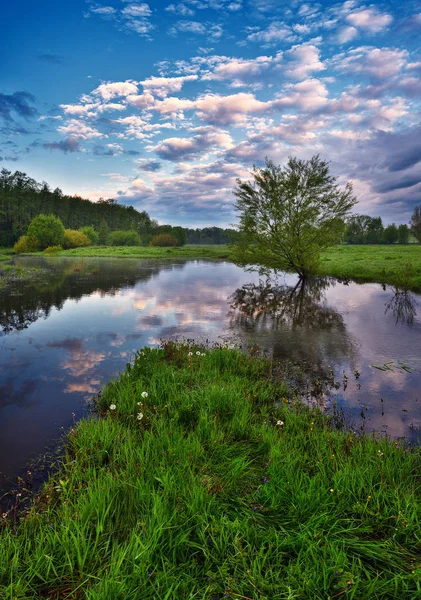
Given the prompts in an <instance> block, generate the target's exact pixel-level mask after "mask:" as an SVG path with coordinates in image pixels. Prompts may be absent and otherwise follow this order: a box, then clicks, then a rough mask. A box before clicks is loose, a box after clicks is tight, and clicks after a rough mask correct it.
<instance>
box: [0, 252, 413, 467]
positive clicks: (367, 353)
mask: <svg viewBox="0 0 421 600" xmlns="http://www.w3.org/2000/svg"><path fill="white" fill-rule="evenodd" d="M26 260H28V259H26ZM80 263H81V261H80V260H79V261H78V264H79V265H80ZM55 264H57V262H56V263H55ZM58 264H60V263H58ZM63 264H64V265H65V269H66V273H70V274H71V275H70V278H69V277H68V278H67V279H66V280H65V282H63V281H60V283H59V285H56V287H55V289H54V291H53V292H51V294H50V292H49V291H48V289H49V288H48V284H46V286H45V289H43V288H38V292H37V293H39V294H40V298H41V297H42V307H43V308H45V306H50V307H51V305H52V306H53V308H51V310H50V312H49V316H48V317H47V318H42V317H41V318H38V319H37V320H34V322H32V323H31V324H30V325H29V327H28V328H27V329H23V330H21V331H17V330H13V331H10V332H9V333H7V335H3V336H2V337H0V368H1V375H0V471H2V472H3V473H4V474H5V475H6V476H7V477H13V476H14V475H15V474H16V473H17V472H18V470H19V469H20V468H21V467H22V466H24V464H25V461H26V460H27V459H28V458H29V457H30V456H34V455H36V454H38V453H40V452H42V450H43V448H44V446H45V445H46V444H48V443H49V441H50V440H52V439H54V438H55V437H57V436H58V435H59V434H60V427H65V428H67V427H68V426H70V424H71V423H72V412H74V413H76V416H77V417H79V416H80V415H82V414H83V411H84V410H85V400H86V399H87V398H89V397H90V396H91V395H92V394H93V393H95V392H96V391H98V390H99V389H100V388H101V386H102V385H103V384H104V383H105V382H106V381H107V380H109V379H110V378H111V377H115V376H116V375H117V373H118V372H119V371H121V370H122V369H123V368H124V365H125V363H126V362H127V361H128V360H129V359H130V357H131V356H132V355H133V353H134V352H135V351H136V350H138V349H139V348H141V347H142V346H144V345H156V344H159V342H160V340H161V339H164V338H168V337H171V336H177V337H182V338H193V337H194V338H195V339H197V340H199V341H203V342H205V341H206V340H210V341H221V340H223V339H230V338H232V337H233V336H234V338H235V339H237V340H238V342H239V343H245V344H252V343H256V342H257V343H259V344H261V345H263V346H267V347H269V348H271V349H273V350H274V352H275V354H276V355H277V356H279V357H285V356H292V357H293V358H295V359H297V360H305V361H306V362H315V363H327V364H331V365H332V367H334V368H335V371H336V373H337V374H338V378H340V377H341V374H342V371H343V370H345V371H346V373H347V375H348V377H349V380H348V387H347V389H346V391H345V392H343V391H342V392H341V391H340V390H338V391H336V392H335V399H336V400H337V402H338V403H339V404H346V405H347V406H349V407H352V408H353V410H354V413H355V414H356V415H358V414H359V412H360V411H361V405H363V406H364V411H365V407H366V406H368V407H369V409H368V411H365V414H366V419H365V421H366V429H367V430H368V429H373V428H375V429H377V430H383V429H384V428H385V427H387V431H388V432H389V433H390V434H391V435H394V436H400V435H407V436H411V431H410V425H411V423H413V424H414V425H415V426H416V427H418V426H420V425H421V420H420V410H419V406H420V404H421V392H420V391H419V390H420V387H421V386H420V382H421V358H420V354H421V353H420V350H421V320H420V316H416V317H415V319H414V322H413V326H412V327H408V326H407V325H405V324H402V323H398V324H395V317H394V316H393V314H392V313H391V312H389V313H387V314H385V303H386V302H387V301H388V300H389V299H390V297H391V296H392V295H393V294H391V292H390V290H387V291H384V290H382V288H381V287H380V286H378V285H374V284H373V285H370V284H369V285H364V286H362V285H356V284H349V285H343V284H340V283H337V284H336V285H334V286H332V287H329V288H328V289H327V290H325V291H323V292H322V294H321V296H320V298H317V301H314V302H313V301H311V302H310V303H309V305H308V306H309V310H311V311H312V312H310V313H309V314H310V318H311V323H310V324H309V323H306V322H305V321H303V323H302V324H301V325H296V324H294V323H291V322H286V323H283V324H282V323H281V324H278V327H277V328H275V329H273V324H272V326H271V324H270V320H269V321H267V322H266V324H265V325H264V326H256V325H255V324H253V322H252V321H250V320H249V321H247V320H246V321H244V320H239V319H236V318H234V317H233V314H232V312H231V314H230V309H229V302H228V301H227V300H228V297H229V296H230V295H231V294H232V293H233V292H234V291H235V290H236V289H237V288H240V287H241V286H242V285H243V284H246V283H250V282H254V283H257V282H258V277H257V275H256V274H250V273H246V272H244V271H243V270H242V269H240V268H238V267H235V266H234V265H232V264H229V263H213V262H204V261H191V262H189V263H181V262H180V263H177V264H171V263H168V262H166V263H158V262H152V261H140V260H129V259H125V260H122V259H120V260H119V261H115V260H114V261H110V260H106V259H102V260H99V259H96V260H89V261H84V262H83V263H82V264H83V265H85V266H84V267H83V268H82V272H80V269H79V267H78V269H79V270H76V272H75V273H72V262H71V261H69V260H67V261H63ZM285 282H286V283H289V284H293V283H294V282H295V279H294V278H293V277H290V276H288V277H286V279H285ZM64 286H67V287H66V289H65V291H63V290H64ZM76 288H77V293H76V292H74V291H73V290H75V289H76ZM61 292H62V296H63V297H61V296H60V297H59V298H58V299H57V294H58V295H60V293H61ZM24 293H26V294H27V295H28V298H29V295H30V294H32V295H33V294H35V293H36V292H34V290H30V289H28V290H26V291H25V292H24ZM49 294H50V295H49ZM50 296H51V297H50ZM72 297H73V298H74V299H72ZM66 298H67V299H66ZM1 302H2V300H1V298H0V308H1V310H3V308H2V306H1ZM8 302H9V304H8V306H7V311H6V312H8V315H9V313H10V312H11V311H12V312H13V311H14V310H19V311H20V312H25V310H26V308H25V307H26V304H25V302H26V301H25V298H22V296H21V299H20V300H19V302H20V304H19V309H16V308H15V307H14V305H13V300H12V299H10V298H9V299H8ZM54 306H62V308H61V309H60V310H58V309H57V308H54ZM418 307H419V310H421V302H420V298H419V297H418ZM33 308H34V307H33V298H32V304H31V310H33ZM2 314H3V316H4V311H3V313H2ZM8 318H9V316H8ZM326 319H328V321H329V325H326V322H327V321H326ZM221 336H222V337H221ZM390 360H394V361H395V362H397V361H402V363H404V364H406V365H409V366H410V367H412V368H413V369H414V371H413V372H412V373H405V372H403V371H402V370H396V369H395V370H394V372H383V371H379V370H377V369H373V368H372V367H370V365H373V364H376V365H381V364H383V363H385V362H388V361H390ZM355 369H357V370H358V371H359V372H360V373H361V376H360V379H359V382H358V383H359V384H360V385H361V389H358V388H357V385H356V383H357V382H356V381H355V380H354V379H353V378H352V372H353V370H355ZM381 399H383V402H381ZM382 407H383V410H384V416H382V415H381V412H382ZM404 410H405V411H408V412H403V411H404ZM370 419H371V420H370Z"/></svg>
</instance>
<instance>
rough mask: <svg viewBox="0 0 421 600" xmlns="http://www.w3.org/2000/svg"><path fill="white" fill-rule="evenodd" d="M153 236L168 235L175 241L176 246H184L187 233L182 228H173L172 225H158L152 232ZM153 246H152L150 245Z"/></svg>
mask: <svg viewBox="0 0 421 600" xmlns="http://www.w3.org/2000/svg"><path fill="white" fill-rule="evenodd" d="M153 233H154V236H153V237H156V236H157V235H160V234H164V233H166V234H168V235H170V236H172V237H173V238H175V239H176V240H177V244H176V245H177V246H184V244H186V242H187V233H186V231H185V229H183V227H173V226H172V225H159V226H158V227H155V229H154V230H153ZM152 245H154V244H152Z"/></svg>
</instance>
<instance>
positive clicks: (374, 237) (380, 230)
mask: <svg viewBox="0 0 421 600" xmlns="http://www.w3.org/2000/svg"><path fill="white" fill-rule="evenodd" d="M417 210H418V209H415V211H414V214H413V216H412V218H411V223H410V225H411V228H409V227H408V225H406V224H402V225H398V226H397V225H395V223H391V224H390V225H387V226H386V227H385V226H384V225H383V222H382V219H381V217H370V216H368V215H352V216H351V217H349V218H348V220H347V223H346V229H345V234H344V242H346V243H348V244H396V243H398V244H408V243H411V242H417V241H418V242H421V236H420V228H419V224H418V221H417V218H418V213H417Z"/></svg>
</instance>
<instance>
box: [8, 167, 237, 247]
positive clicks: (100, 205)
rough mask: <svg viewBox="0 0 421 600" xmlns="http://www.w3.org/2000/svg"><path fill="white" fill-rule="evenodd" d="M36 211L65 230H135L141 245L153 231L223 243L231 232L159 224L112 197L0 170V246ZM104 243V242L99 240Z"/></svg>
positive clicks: (104, 234) (16, 234)
mask: <svg viewBox="0 0 421 600" xmlns="http://www.w3.org/2000/svg"><path fill="white" fill-rule="evenodd" d="M40 214H44V215H50V214H53V215H55V216H56V217H58V218H59V219H60V220H61V221H62V223H63V225H64V227H65V228H66V229H80V228H81V227H85V226H93V227H94V228H95V229H96V230H97V231H98V232H100V239H106V238H107V235H108V233H109V232H113V231H122V230H123V231H128V230H134V231H136V232H137V233H138V234H139V236H140V239H141V243H142V244H148V243H149V242H150V240H151V239H152V238H153V236H156V235H157V234H164V233H166V234H169V235H172V236H173V237H175V238H177V240H178V242H179V244H181V245H183V244H185V243H188V244H226V243H228V242H230V241H231V240H232V237H233V235H234V234H235V231H234V230H232V229H221V228H219V227H205V228H204V229H186V228H182V227H173V226H171V225H159V224H158V222H157V221H155V220H154V219H151V217H150V216H149V215H148V213H147V212H146V211H142V212H139V211H137V210H136V209H135V208H133V206H123V205H121V204H118V203H117V201H116V200H114V199H100V200H99V201H98V202H91V201H90V200H86V199H84V198H81V197H80V196H68V195H66V194H63V192H62V191H61V189H60V188H56V189H54V190H52V189H51V188H50V186H49V185H48V183H46V182H45V181H43V182H41V183H38V182H37V181H35V179H32V178H31V177H29V176H28V175H27V174H26V173H23V172H22V171H15V173H12V172H11V171H8V170H7V169H2V170H1V173H0V246H13V244H14V243H15V242H16V241H17V240H18V239H19V238H20V236H22V235H25V234H26V232H27V230H28V226H29V224H30V223H31V221H32V219H33V218H34V217H36V216H38V215H40ZM103 243H104V242H103Z"/></svg>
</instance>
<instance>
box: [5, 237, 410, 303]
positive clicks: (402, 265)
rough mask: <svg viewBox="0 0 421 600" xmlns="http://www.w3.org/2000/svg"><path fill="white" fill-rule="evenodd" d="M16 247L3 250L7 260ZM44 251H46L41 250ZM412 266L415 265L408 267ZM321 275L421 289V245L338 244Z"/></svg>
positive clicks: (193, 252) (196, 251)
mask: <svg viewBox="0 0 421 600" xmlns="http://www.w3.org/2000/svg"><path fill="white" fill-rule="evenodd" d="M12 252H13V250H12V249H9V248H5V249H1V251H0V254H2V255H4V256H3V259H8V258H10V255H11V253H12ZM38 254H42V253H38ZM54 256H80V257H98V256H103V257H135V258H159V259H166V258H167V259H171V258H185V259H186V260H188V259H195V258H207V259H216V260H217V259H226V260H229V259H230V250H229V246H226V245H221V246H216V245H208V246H204V245H203V246H201V245H191V246H182V247H179V248H152V247H149V246H90V247H87V248H74V249H72V250H63V251H62V252H59V253H57V254H55V255H54ZM408 265H411V268H410V269H409V268H408ZM320 274H321V275H330V276H333V277H338V278H341V279H343V278H346V279H355V280H356V281H361V282H377V283H386V284H390V285H398V286H402V285H404V286H406V287H407V288H408V289H412V290H414V291H418V292H419V291H421V244H408V245H404V246H400V245H397V244H394V245H390V246H386V245H362V246H334V247H333V248H331V249H329V250H326V251H325V252H323V254H322V258H321V266H320Z"/></svg>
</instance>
